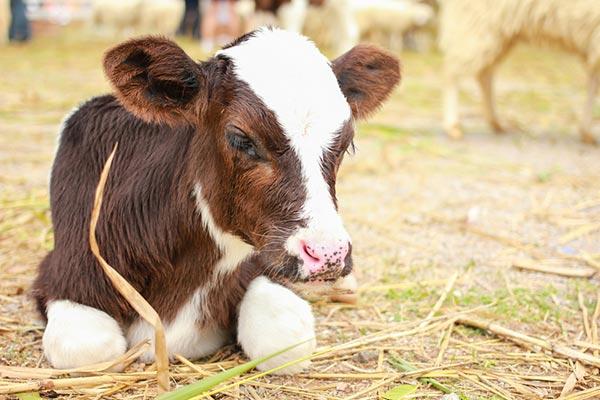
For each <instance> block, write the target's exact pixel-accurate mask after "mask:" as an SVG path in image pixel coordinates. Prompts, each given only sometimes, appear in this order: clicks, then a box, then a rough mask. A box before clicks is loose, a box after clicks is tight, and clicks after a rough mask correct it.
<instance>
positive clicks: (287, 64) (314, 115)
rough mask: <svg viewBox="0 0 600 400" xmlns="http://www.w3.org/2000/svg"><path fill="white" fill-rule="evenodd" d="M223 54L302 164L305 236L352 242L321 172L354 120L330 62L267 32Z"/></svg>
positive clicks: (300, 40) (297, 41) (291, 37)
mask: <svg viewBox="0 0 600 400" xmlns="http://www.w3.org/2000/svg"><path fill="white" fill-rule="evenodd" d="M218 54H222V55H224V56H227V57H228V58H230V59H231V60H232V61H233V64H234V71H235V74H236V77H237V78H238V79H240V80H241V81H244V82H246V83H247V84H248V85H249V86H250V88H251V89H252V90H253V91H254V93H255V94H256V95H257V96H258V97H259V98H260V99H261V100H262V101H263V102H264V103H265V105H266V106H267V107H268V108H269V109H270V110H271V111H273V113H274V114H275V116H276V117H277V121H278V122H279V124H280V125H281V127H282V128H283V130H284V132H285V134H286V136H287V137H288V139H289V141H290V144H291V146H292V148H293V149H294V151H295V152H296V155H297V157H298V159H299V160H300V164H301V168H302V176H303V178H304V184H305V185H306V196H307V197H306V203H305V204H304V207H303V209H302V215H301V216H300V217H302V218H305V219H306V220H307V221H308V227H307V228H306V232H304V233H305V234H308V235H310V236H311V239H312V240H317V241H318V240H321V239H322V240H325V241H331V240H335V241H346V242H349V240H350V239H349V236H348V233H347V232H346V230H345V229H344V226H343V224H342V221H341V218H340V217H339V215H338V213H337V211H336V209H335V206H334V203H333V199H332V198H331V194H330V192H329V187H328V185H327V183H326V182H325V179H324V177H323V173H322V170H321V160H322V158H323V154H324V153H325V152H326V151H329V147H330V146H331V145H332V143H333V141H334V139H335V136H336V135H337V134H339V130H340V128H341V127H342V126H343V124H344V123H345V122H346V121H348V120H349V119H350V117H351V111H350V106H349V105H348V102H347V101H346V98H345V97H344V95H343V93H342V91H341V89H340V87H339V85H338V82H337V79H336V76H335V74H334V73H333V71H332V69H331V65H330V63H329V60H327V58H325V56H323V54H321V53H320V52H319V50H318V49H317V48H316V46H315V45H314V43H312V42H311V41H310V40H308V39H307V38H305V37H303V36H301V35H298V34H296V33H292V32H286V31H282V30H279V29H267V28H263V29H260V30H258V31H257V32H256V33H255V34H254V35H253V36H252V37H251V38H249V39H247V40H246V41H244V42H242V43H240V44H238V45H237V46H234V47H230V48H228V49H225V50H222V51H220V52H219V53H218ZM294 236H295V238H294V237H292V238H290V241H288V244H287V247H288V250H290V251H291V252H292V253H295V252H297V249H298V247H299V246H297V243H292V242H293V241H294V240H295V239H296V240H298V241H299V240H301V237H302V236H303V235H302V234H297V235H294Z"/></svg>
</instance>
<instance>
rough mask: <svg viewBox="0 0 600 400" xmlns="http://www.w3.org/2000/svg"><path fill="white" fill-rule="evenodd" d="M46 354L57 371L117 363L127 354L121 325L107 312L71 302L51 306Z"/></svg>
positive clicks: (44, 341)
mask: <svg viewBox="0 0 600 400" xmlns="http://www.w3.org/2000/svg"><path fill="white" fill-rule="evenodd" d="M47 312H48V324H47V325H46V330H45V331H44V337H43V339H42V343H43V347H44V354H45V355H46V358H47V359H48V361H50V364H52V366H53V367H54V368H59V369H69V368H78V367H82V366H85V365H90V364H96V363H101V362H104V361H110V360H114V359H115V358H117V357H119V356H121V355H123V354H124V353H125V351H126V350H127V343H126V342H125V337H124V336H123V333H122V331H121V328H120V327H119V324H118V323H117V321H115V320H114V319H113V318H112V317H111V316H109V315H108V314H106V313H105V312H103V311H100V310H97V309H95V308H92V307H88V306H84V305H81V304H78V303H74V302H71V301H68V300H57V301H52V302H50V303H48V306H47Z"/></svg>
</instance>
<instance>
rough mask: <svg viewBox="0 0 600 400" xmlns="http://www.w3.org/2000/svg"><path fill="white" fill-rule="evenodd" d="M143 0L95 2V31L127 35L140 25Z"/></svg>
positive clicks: (92, 18)
mask: <svg viewBox="0 0 600 400" xmlns="http://www.w3.org/2000/svg"><path fill="white" fill-rule="evenodd" d="M141 7H142V0H94V1H93V2H92V13H91V24H92V28H93V29H94V30H95V31H110V32H111V33H113V32H119V33H127V31H132V30H133V29H134V27H135V26H137V25H138V23H139V18H140V12H141V11H140V10H141Z"/></svg>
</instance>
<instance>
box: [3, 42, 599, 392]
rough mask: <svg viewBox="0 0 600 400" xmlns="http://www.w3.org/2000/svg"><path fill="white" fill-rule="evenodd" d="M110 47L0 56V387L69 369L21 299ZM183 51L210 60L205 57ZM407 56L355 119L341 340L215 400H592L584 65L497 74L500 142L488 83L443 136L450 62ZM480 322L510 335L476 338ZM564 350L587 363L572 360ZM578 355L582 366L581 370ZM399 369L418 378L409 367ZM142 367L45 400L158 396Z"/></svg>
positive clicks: (590, 189)
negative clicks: (68, 123) (349, 259)
mask: <svg viewBox="0 0 600 400" xmlns="http://www.w3.org/2000/svg"><path fill="white" fill-rule="evenodd" d="M112 43H113V42H112V41H109V40H105V39H98V38H93V37H87V36H85V35H81V34H78V33H76V32H69V31H67V33H63V34H59V35H57V36H53V37H50V38H44V39H39V40H38V41H36V42H34V43H32V44H29V45H25V46H17V47H9V48H1V49H0V57H1V59H2V61H1V62H0V133H1V134H0V393H6V392H8V391H9V390H8V388H10V387H12V386H14V385H15V384H16V383H19V382H34V383H35V382H41V381H46V379H47V378H48V377H49V376H50V375H53V374H54V375H57V376H58V375H61V374H60V373H48V371H47V370H41V369H40V370H33V369H32V368H36V367H40V368H48V367H49V365H48V363H47V361H46V360H45V359H44V358H43V356H42V355H41V335H42V326H41V322H40V321H39V318H38V316H37V315H36V313H35V312H34V307H33V304H32V301H31V300H30V298H29V297H28V290H29V287H30V284H31V281H32V279H33V276H34V273H35V269H36V266H37V263H38V262H39V261H40V259H41V257H42V256H43V255H44V253H45V252H46V251H47V250H48V249H50V248H51V247H52V232H51V226H50V219H49V211H48V196H47V179H48V174H49V170H50V166H51V162H52V158H53V153H54V147H55V140H56V133H57V129H58V126H59V123H60V121H61V118H62V117H63V115H64V114H65V113H66V112H67V111H68V110H69V109H70V108H72V107H74V106H75V105H77V104H78V103H79V102H80V101H82V100H85V99H86V98H87V97H89V96H91V95H94V94H99V93H103V92H106V91H108V85H107V83H106V82H105V80H104V78H103V76H102V71H101V64H100V59H101V55H102V52H103V51H104V50H105V49H106V48H107V47H108V46H110V44H112ZM182 45H183V46H184V47H185V48H186V49H187V50H188V51H189V52H190V53H191V54H192V55H194V56H195V57H197V58H198V57H200V50H199V48H198V46H197V45H195V44H193V43H191V42H183V43H182ZM401 57H402V59H403V66H404V67H403V75H404V80H403V83H402V87H401V88H400V89H399V90H398V91H396V92H395V93H394V95H393V97H392V99H391V101H390V102H389V104H388V105H386V107H385V108H384V109H383V110H382V111H381V112H380V113H378V114H377V115H376V116H375V117H374V118H373V119H372V120H371V121H370V122H368V123H364V124H361V125H360V127H359V134H358V137H357V139H356V145H357V152H356V154H355V155H354V156H353V157H351V158H347V159H346V163H345V165H344V167H343V168H342V170H341V172H340V177H339V184H338V192H339V203H340V208H341V213H342V215H343V217H344V219H345V221H346V224H347V229H348V231H349V232H350V233H351V235H352V237H353V247H354V251H355V264H356V269H357V275H358V277H359V283H360V289H359V301H358V303H357V305H355V306H353V305H346V304H336V303H331V302H328V301H326V299H325V298H324V297H322V296H320V297H319V296H312V297H313V301H314V309H315V313H316V316H317V322H318V324H317V334H318V340H319V344H320V345H322V346H338V347H333V348H326V351H325V352H324V354H322V355H321V356H319V357H317V358H315V360H314V361H313V364H312V367H311V368H310V369H309V370H308V371H306V373H303V374H301V375H299V376H294V377H271V376H267V377H262V378H259V379H255V380H252V381H249V382H247V383H245V384H241V385H239V386H234V387H231V388H228V389H226V390H224V392H222V393H219V394H215V395H213V398H243V399H275V398H277V399H292V398H293V399H296V398H298V399H340V398H345V399H350V398H357V399H376V398H382V397H381V396H383V395H384V394H385V393H386V392H387V391H388V390H390V389H392V388H394V387H396V386H398V385H399V384H408V385H414V386H415V387H416V391H415V392H414V393H412V394H410V395H408V396H407V397H405V398H423V399H425V398H433V399H438V398H440V397H442V395H443V392H442V391H440V390H439V389H437V388H435V387H433V386H432V385H430V384H428V383H427V382H426V381H423V380H418V379H417V378H419V377H421V378H422V377H423V376H428V377H430V378H431V377H433V378H435V379H437V380H438V381H439V382H441V383H443V384H444V385H446V386H448V387H449V388H450V389H451V391H453V392H455V393H457V394H461V395H463V396H466V397H467V398H473V399H513V398H514V399H530V398H557V397H558V396H559V395H560V393H561V391H563V390H564V392H563V394H565V395H570V396H571V397H567V398H572V399H585V398H589V399H592V398H600V389H599V387H600V377H599V376H598V367H600V361H599V359H598V358H597V357H598V355H599V354H598V353H599V351H600V342H599V341H598V334H597V324H598V323H599V322H600V321H598V314H599V312H600V308H598V307H597V298H598V297H597V296H598V294H597V293H599V291H600V288H599V287H598V283H599V279H598V277H596V275H595V272H596V271H597V270H598V269H600V148H598V147H590V146H586V145H582V144H580V143H579V141H578V138H577V133H576V128H575V127H576V124H577V114H578V111H577V110H578V109H579V107H580V104H582V102H583V97H584V82H585V80H584V72H583V70H582V68H581V66H580V65H579V64H578V62H577V60H575V59H574V58H571V57H569V56H567V55H564V54H563V53H559V52H555V51H553V50H540V49H534V48H530V47H519V48H518V49H516V51H515V52H514V53H513V54H512V55H511V56H510V57H509V59H508V60H507V62H506V63H505V64H504V65H503V66H502V68H501V69H500V71H499V74H498V77H497V78H498V79H497V92H498V96H497V98H498V104H499V110H500V114H501V116H502V117H503V120H504V121H506V123H507V125H508V126H509V127H510V133H509V134H507V135H504V136H497V135H494V134H492V133H491V132H490V130H489V129H488V128H487V127H486V126H485V124H484V123H483V120H482V118H481V115H480V113H479V107H478V102H479V95H478V92H477V90H476V87H475V85H474V83H473V82H469V81H465V83H464V91H463V94H462V102H463V114H464V115H465V126H466V129H465V131H466V133H467V134H466V137H465V139H464V140H462V141H458V142H456V141H451V140H449V139H447V138H446V137H445V136H444V135H443V134H442V132H441V124H440V114H441V111H440V108H441V105H440V88H441V73H440V71H441V57H440V56H439V55H438V54H436V53H427V54H416V53H406V54H403V55H401ZM595 116H596V117H597V118H598V117H600V102H598V106H597V107H596V110H595ZM597 126H598V125H597ZM596 135H597V137H598V138H599V139H600V129H596ZM519 266H521V268H519ZM532 267H533V268H536V267H537V268H543V269H550V270H552V271H553V272H554V273H544V272H532V271H529V270H528V268H532ZM523 268H525V269H523ZM556 272H559V273H560V274H563V275H565V274H566V275H578V274H580V275H584V276H585V277H573V276H567V277H565V276H560V275H559V274H557V273H556ZM454 278H456V281H455V282H454ZM452 283H453V284H452ZM438 300H440V301H438ZM436 303H437V304H436ZM432 311H433V312H434V313H433V314H434V315H430V313H431V312H432ZM428 317H429V318H428ZM472 319H479V320H485V321H489V322H495V323H496V324H498V325H501V327H503V328H506V329H509V330H510V331H508V332H506V331H505V332H504V333H502V332H498V327H497V326H487V327H483V328H481V327H480V328H473V327H470V326H467V325H470V324H469V321H470V320H472ZM584 320H585V324H584ZM471 322H472V321H471ZM515 333H522V334H528V335H530V336H532V337H535V338H537V339H538V340H541V341H542V342H536V343H535V344H526V343H525V341H526V340H527V339H523V338H522V337H521V339H519V340H518V343H515V342H514V341H511V340H510V339H508V338H507V335H508V336H511V335H514V334H515ZM544 341H545V342H544ZM545 344H548V346H550V347H549V349H554V350H555V351H551V350H549V349H544V348H543V347H544V346H545ZM344 345H346V347H344ZM340 346H341V347H340ZM557 346H558V347H557ZM560 346H566V347H568V348H569V349H571V350H573V351H576V353H572V354H571V356H570V357H569V358H567V357H565V356H563V355H561V354H559V353H560V352H561V349H562V348H561V347H560ZM584 352H585V355H586V356H585V357H583V358H586V357H587V361H586V360H584V361H581V362H576V361H575V360H576V358H577V357H579V355H580V354H581V353H584ZM573 354H576V355H575V356H573ZM397 359H403V360H405V361H406V362H409V363H411V364H412V365H413V366H414V367H415V368H417V372H414V373H411V374H406V373H405V372H403V371H401V370H398V369H397V365H398V363H397V362H395V361H394V360H397ZM241 360H243V357H242V355H241V354H240V353H239V351H238V350H237V349H236V348H235V347H233V346H230V347H228V348H225V349H223V350H222V351H221V352H219V353H218V354H217V355H215V356H214V357H212V358H211V359H209V360H200V361H197V362H195V363H194V364H192V365H191V366H190V365H185V364H178V365H175V366H173V367H172V372H173V373H174V380H175V381H176V382H177V383H179V384H183V383H189V382H193V381H195V380H197V379H198V378H200V377H202V376H203V375H206V374H207V373H210V372H215V371H218V370H219V369H220V368H221V367H223V368H227V367H229V366H232V365H235V364H236V362H238V361H241ZM9 366H10V367H17V366H18V367H29V368H30V369H27V370H23V371H25V372H23V371H21V373H20V374H18V373H16V372H15V370H14V369H10V368H8V367H9ZM395 366H396V367H395ZM144 368H145V367H144V366H142V365H139V364H133V365H132V366H131V367H130V368H129V369H128V370H126V374H122V376H121V378H123V379H124V380H121V381H119V382H118V383H117V381H118V379H119V378H118V375H119V374H114V375H105V376H110V377H113V378H111V379H113V380H111V381H108V382H104V381H103V382H95V383H93V384H82V383H80V382H79V381H78V383H72V384H71V385H70V386H69V385H67V384H64V385H65V386H66V387H63V386H60V385H61V383H60V382H58V386H57V384H55V385H54V387H50V386H48V384H46V386H45V387H42V388H41V389H42V390H41V391H42V395H43V396H49V397H52V396H59V397H61V398H63V397H64V398H108V399H112V398H114V399H125V398H127V399H134V398H152V397H154V395H155V394H156V382H155V380H154V379H153V377H152V374H151V373H150V372H148V373H146V374H145V375H144V374H143V373H144ZM151 368H152V367H150V370H151ZM32 371H40V374H36V373H34V372H32ZM574 371H577V374H573V372H574ZM41 372H43V373H41ZM127 373H128V374H127ZM135 373H138V374H141V375H135ZM90 375H91V376H97V375H99V374H93V373H92V374H90ZM132 376H137V378H131V377H132ZM140 376H142V377H141V378H140ZM58 378H59V379H57V381H59V380H60V378H61V377H60V376H58ZM565 385H566V386H567V387H566V388H565ZM3 389H5V391H4V392H3ZM2 396H3V395H2V394H0V398H2ZM6 396H9V395H6Z"/></svg>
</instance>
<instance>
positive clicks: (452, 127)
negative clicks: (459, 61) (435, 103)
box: [444, 76, 463, 139]
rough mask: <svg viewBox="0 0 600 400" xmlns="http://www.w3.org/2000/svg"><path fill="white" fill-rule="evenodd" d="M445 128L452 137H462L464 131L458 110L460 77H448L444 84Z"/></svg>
mask: <svg viewBox="0 0 600 400" xmlns="http://www.w3.org/2000/svg"><path fill="white" fill-rule="evenodd" d="M444 130H445V131H446V134H447V135H448V136H449V137H450V138H452V139H460V138H462V137H463V132H462V129H461V127H460V121H459V112H458V78H457V77H456V76H451V77H447V78H446V82H445V84H444Z"/></svg>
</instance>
